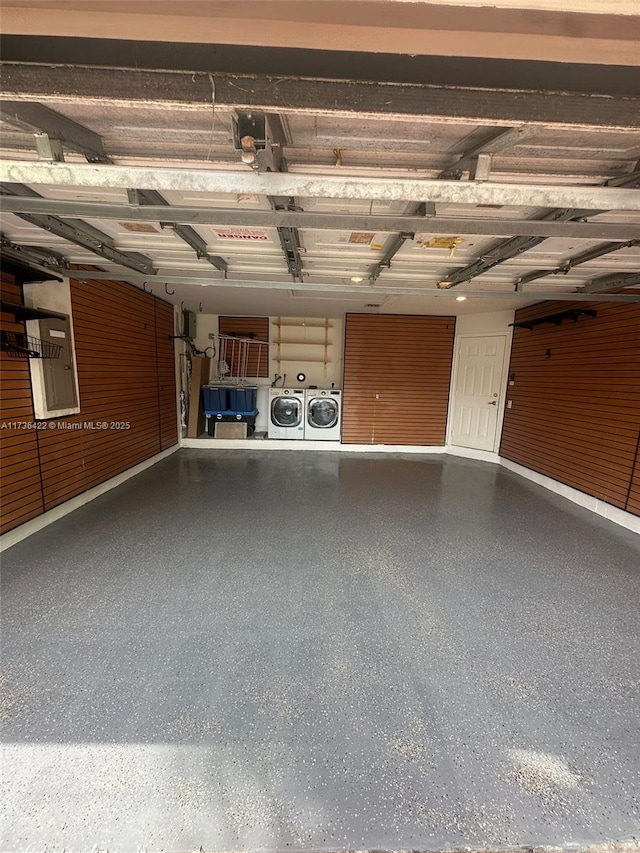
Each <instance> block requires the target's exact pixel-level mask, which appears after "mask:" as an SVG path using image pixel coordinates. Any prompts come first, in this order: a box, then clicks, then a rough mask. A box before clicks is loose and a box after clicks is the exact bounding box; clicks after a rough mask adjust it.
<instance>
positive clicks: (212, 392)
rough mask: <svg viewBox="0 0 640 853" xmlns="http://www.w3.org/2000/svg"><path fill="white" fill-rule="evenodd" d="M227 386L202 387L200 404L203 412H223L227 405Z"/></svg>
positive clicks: (227, 407)
mask: <svg viewBox="0 0 640 853" xmlns="http://www.w3.org/2000/svg"><path fill="white" fill-rule="evenodd" d="M230 390H231V389H229V388H212V387H211V386H210V385H204V386H203V388H202V405H203V409H204V411H205V412H225V411H226V410H227V409H229V408H230V406H229V391H230Z"/></svg>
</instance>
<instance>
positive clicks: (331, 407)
mask: <svg viewBox="0 0 640 853" xmlns="http://www.w3.org/2000/svg"><path fill="white" fill-rule="evenodd" d="M339 416H340V404H339V403H338V401H337V400H334V399H333V398H332V397H313V398H312V399H311V400H309V406H308V408H307V422H308V424H309V426H311V427H313V428H314V429H331V427H334V426H335V425H336V424H337V423H338V418H339Z"/></svg>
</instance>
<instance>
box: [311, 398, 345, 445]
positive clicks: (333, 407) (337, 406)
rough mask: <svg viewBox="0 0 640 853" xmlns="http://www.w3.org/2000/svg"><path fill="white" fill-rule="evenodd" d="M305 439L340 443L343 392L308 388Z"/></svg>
mask: <svg viewBox="0 0 640 853" xmlns="http://www.w3.org/2000/svg"><path fill="white" fill-rule="evenodd" d="M304 412H305V415H304V437H305V439H307V440H309V441H340V428H341V425H342V391H337V390H336V389H334V388H332V389H331V390H328V389H327V390H325V389H324V388H307V390H306V391H305V404H304Z"/></svg>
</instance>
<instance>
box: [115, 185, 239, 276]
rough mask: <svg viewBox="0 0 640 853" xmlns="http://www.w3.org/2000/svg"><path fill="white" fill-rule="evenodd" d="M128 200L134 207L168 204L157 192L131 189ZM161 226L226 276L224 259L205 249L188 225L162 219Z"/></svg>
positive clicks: (226, 265)
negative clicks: (169, 230)
mask: <svg viewBox="0 0 640 853" xmlns="http://www.w3.org/2000/svg"><path fill="white" fill-rule="evenodd" d="M128 195H129V199H130V201H131V202H132V204H134V205H136V204H138V205H143V206H145V205H154V206H155V207H163V206H165V207H169V202H168V201H167V200H166V199H165V198H164V197H163V196H161V195H160V193H159V192H156V191H155V190H138V189H133V190H130V191H129V193H128ZM159 221H160V224H161V225H162V226H164V225H167V226H169V227H170V228H171V229H173V232H174V234H176V236H177V237H179V238H180V239H181V240H182V241H183V242H185V243H186V244H187V245H188V246H191V248H192V249H193V250H194V252H195V253H196V255H197V256H198V258H204V260H205V261H208V262H209V263H210V264H211V266H213V267H215V268H216V269H217V270H220V271H221V272H223V273H224V274H225V275H226V274H227V270H228V268H229V264H228V263H227V262H226V261H225V259H224V258H221V257H219V256H218V255H212V254H211V253H210V252H209V250H208V249H207V244H206V241H205V240H203V239H202V237H201V236H200V234H198V232H197V231H195V230H194V229H193V228H192V227H191V226H190V225H179V224H176V223H174V222H170V221H169V222H168V221H166V220H164V219H161V220H159Z"/></svg>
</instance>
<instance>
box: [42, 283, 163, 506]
mask: <svg viewBox="0 0 640 853" xmlns="http://www.w3.org/2000/svg"><path fill="white" fill-rule="evenodd" d="M71 302H72V309H73V326H74V334H75V346H76V360H77V364H78V382H79V391H80V406H81V411H80V413H79V414H78V415H73V416H71V417H65V418H57V419H56V422H57V424H58V428H57V429H54V430H47V431H43V432H41V434H40V435H39V442H40V458H41V466H42V480H43V491H44V498H45V509H51V508H52V507H54V506H57V505H58V504H60V503H62V502H63V501H65V500H68V499H69V498H70V497H73V496H75V495H77V494H80V493H81V492H84V491H86V490H87V489H90V488H91V487H92V486H95V485H97V484H98V483H101V482H103V481H104V480H108V479H109V478H110V477H113V476H115V475H116V474H119V473H121V472H122V471H125V470H126V469H127V468H131V467H132V466H133V465H136V464H137V463H138V462H142V461H143V460H144V459H148V458H149V457H150V456H153V455H154V454H155V453H157V452H159V450H160V426H159V417H158V416H159V411H158V380H157V365H156V321H155V298H154V297H153V296H151V295H149V294H146V293H144V292H143V291H140V290H138V289H137V288H135V287H132V286H131V285H128V284H125V283H123V282H107V281H99V280H98V281H97V280H89V281H87V282H86V283H80V282H77V283H76V282H74V283H72V285H71ZM87 423H93V424H94V425H95V424H103V423H106V424H107V428H106V429H97V428H96V429H90V428H87V427H85V424H87ZM116 424H130V427H129V428H128V429H127V428H122V429H118V428H116V427H115V425H116ZM112 425H113V426H112ZM74 426H79V427H80V428H78V429H73V428H72V427H74ZM66 427H68V428H66Z"/></svg>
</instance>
